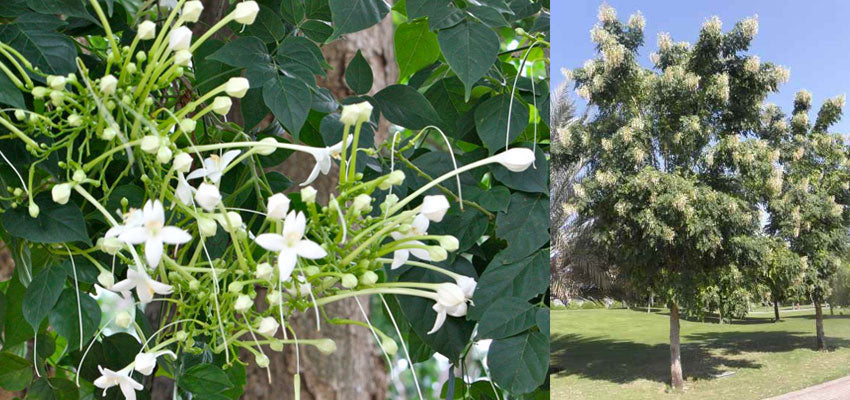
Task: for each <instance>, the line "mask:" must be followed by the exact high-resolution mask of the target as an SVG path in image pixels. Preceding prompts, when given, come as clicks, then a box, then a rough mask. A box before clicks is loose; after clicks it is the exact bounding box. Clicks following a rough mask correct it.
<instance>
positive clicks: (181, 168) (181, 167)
mask: <svg viewBox="0 0 850 400" xmlns="http://www.w3.org/2000/svg"><path fill="white" fill-rule="evenodd" d="M172 166H173V167H174V170H175V171H177V172H182V173H186V172H189V169H190V168H192V156H191V155H189V153H184V152H180V153H179V154H177V155H176V156H174V163H173V164H172Z"/></svg>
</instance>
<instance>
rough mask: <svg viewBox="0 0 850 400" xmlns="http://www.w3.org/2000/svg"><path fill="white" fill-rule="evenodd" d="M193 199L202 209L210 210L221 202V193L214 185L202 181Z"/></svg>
mask: <svg viewBox="0 0 850 400" xmlns="http://www.w3.org/2000/svg"><path fill="white" fill-rule="evenodd" d="M195 201H197V202H198V205H200V206H201V207H202V208H203V209H204V210H207V211H212V210H214V209H215V207H216V206H217V205H218V204H219V203H221V193H220V192H219V191H218V188H217V187H215V185H211V184H209V183H206V182H204V183H201V185H200V186H198V190H197V191H196V192H195Z"/></svg>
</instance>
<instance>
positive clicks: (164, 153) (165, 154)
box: [156, 146, 173, 164]
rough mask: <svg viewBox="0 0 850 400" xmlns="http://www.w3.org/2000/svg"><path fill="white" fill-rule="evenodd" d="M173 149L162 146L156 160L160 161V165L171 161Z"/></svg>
mask: <svg viewBox="0 0 850 400" xmlns="http://www.w3.org/2000/svg"><path fill="white" fill-rule="evenodd" d="M172 154H173V153H172V152H171V149H169V148H168V147H167V146H160V148H159V150H157V152H156V160H157V161H159V163H160V164H167V163H168V162H169V161H171V155H172Z"/></svg>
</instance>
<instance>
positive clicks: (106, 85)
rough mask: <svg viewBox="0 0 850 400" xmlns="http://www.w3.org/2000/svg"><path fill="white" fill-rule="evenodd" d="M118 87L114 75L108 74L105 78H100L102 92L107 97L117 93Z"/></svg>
mask: <svg viewBox="0 0 850 400" xmlns="http://www.w3.org/2000/svg"><path fill="white" fill-rule="evenodd" d="M117 87H118V79H117V78H115V77H114V76H112V74H107V75H106V76H104V77H103V78H100V92H101V93H103V94H104V95H106V96H109V95H111V94H113V93H115V89H116V88H117Z"/></svg>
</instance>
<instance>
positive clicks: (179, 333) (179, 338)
mask: <svg viewBox="0 0 850 400" xmlns="http://www.w3.org/2000/svg"><path fill="white" fill-rule="evenodd" d="M174 338H175V339H177V341H178V342H182V341H184V340H186V339H187V338H189V334H188V333H186V331H177V333H175V334H174Z"/></svg>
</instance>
